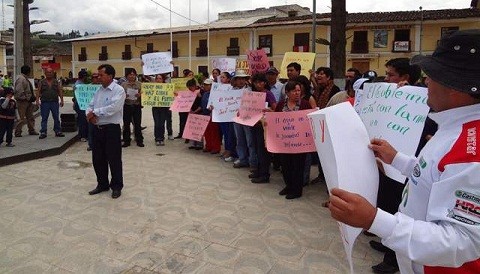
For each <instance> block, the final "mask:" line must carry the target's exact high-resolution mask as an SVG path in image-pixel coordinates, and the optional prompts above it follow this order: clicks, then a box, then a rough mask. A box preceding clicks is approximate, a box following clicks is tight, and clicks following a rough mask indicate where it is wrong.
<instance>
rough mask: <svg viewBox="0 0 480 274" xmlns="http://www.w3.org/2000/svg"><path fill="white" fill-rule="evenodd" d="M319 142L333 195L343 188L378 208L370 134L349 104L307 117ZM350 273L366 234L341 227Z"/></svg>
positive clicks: (323, 164)
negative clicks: (356, 247) (334, 190)
mask: <svg viewBox="0 0 480 274" xmlns="http://www.w3.org/2000/svg"><path fill="white" fill-rule="evenodd" d="M307 116H308V117H309V120H310V125H311V127H312V132H313V136H314V138H315V146H316V148H317V152H318V156H319V158H320V162H321V164H322V169H323V172H324V174H325V179H326V183H327V187H328V189H329V191H330V190H331V189H332V188H341V189H344V190H346V191H350V192H353V193H357V194H359V195H361V196H363V197H365V198H366V199H367V200H368V201H369V202H370V203H371V204H372V205H374V206H375V205H376V202H377V192H378V169H377V164H376V160H375V156H374V154H373V151H372V150H370V149H369V148H368V145H369V144H370V138H369V136H368V133H367V130H366V129H365V126H364V125H363V123H362V121H361V120H360V118H359V117H358V115H357V113H356V112H355V110H354V109H353V107H352V106H351V104H350V103H349V102H345V103H341V104H338V105H335V106H332V107H328V108H324V109H322V110H317V111H315V112H312V113H310V114H308V115H307ZM338 224H339V228H340V233H341V236H342V241H343V245H344V248H345V252H346V253H347V259H348V262H349V264H350V270H351V272H352V273H353V262H352V251H353V245H354V243H355V240H356V238H357V237H358V235H359V234H360V232H361V231H362V229H361V228H354V227H351V226H348V225H346V224H343V223H340V222H338Z"/></svg>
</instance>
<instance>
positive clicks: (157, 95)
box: [142, 83, 174, 107]
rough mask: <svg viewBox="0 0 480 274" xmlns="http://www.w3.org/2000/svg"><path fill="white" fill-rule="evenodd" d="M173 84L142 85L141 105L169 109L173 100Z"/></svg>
mask: <svg viewBox="0 0 480 274" xmlns="http://www.w3.org/2000/svg"><path fill="white" fill-rule="evenodd" d="M173 93H174V84H163V83H142V105H143V106H150V107H170V105H171V104H172V102H173V99H174V95H173Z"/></svg>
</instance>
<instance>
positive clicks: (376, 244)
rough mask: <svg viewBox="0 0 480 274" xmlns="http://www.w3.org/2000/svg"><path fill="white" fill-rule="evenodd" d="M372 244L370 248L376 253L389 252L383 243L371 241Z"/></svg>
mask: <svg viewBox="0 0 480 274" xmlns="http://www.w3.org/2000/svg"><path fill="white" fill-rule="evenodd" d="M368 243H369V244H370V246H371V247H372V248H373V249H375V250H376V251H379V252H383V253H385V252H387V251H388V247H386V246H384V245H383V244H382V243H381V242H377V241H370V242H368Z"/></svg>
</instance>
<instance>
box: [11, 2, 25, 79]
mask: <svg viewBox="0 0 480 274" xmlns="http://www.w3.org/2000/svg"><path fill="white" fill-rule="evenodd" d="M22 5H23V1H22V0H15V4H14V6H13V8H14V10H15V19H14V32H13V37H14V42H15V44H14V45H13V55H14V63H15V65H14V77H17V75H20V68H21V67H22V66H23V31H24V29H23V6H22ZM14 79H16V78H14Z"/></svg>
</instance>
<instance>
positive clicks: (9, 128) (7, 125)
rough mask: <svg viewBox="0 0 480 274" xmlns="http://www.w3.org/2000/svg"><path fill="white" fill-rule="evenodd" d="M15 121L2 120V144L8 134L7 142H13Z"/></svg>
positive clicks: (0, 124) (0, 141) (0, 125)
mask: <svg viewBox="0 0 480 274" xmlns="http://www.w3.org/2000/svg"><path fill="white" fill-rule="evenodd" d="M14 123H15V122H14V120H13V119H4V118H0V143H2V142H3V136H4V135H5V133H6V134H7V136H6V139H5V141H6V142H7V144H8V143H11V142H12V137H13V136H12V135H13V124H14Z"/></svg>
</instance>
